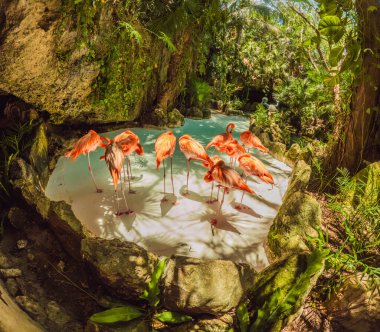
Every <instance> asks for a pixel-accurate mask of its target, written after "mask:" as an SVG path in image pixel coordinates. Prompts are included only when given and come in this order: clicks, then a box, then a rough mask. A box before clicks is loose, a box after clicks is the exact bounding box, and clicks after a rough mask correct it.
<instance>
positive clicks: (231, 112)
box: [226, 108, 244, 116]
mask: <svg viewBox="0 0 380 332" xmlns="http://www.w3.org/2000/svg"><path fill="white" fill-rule="evenodd" d="M226 113H227V115H241V116H243V115H244V112H243V111H240V110H233V109H231V108H229V109H227V111H226Z"/></svg>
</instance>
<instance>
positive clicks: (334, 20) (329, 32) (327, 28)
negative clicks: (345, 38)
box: [318, 15, 342, 37]
mask: <svg viewBox="0 0 380 332" xmlns="http://www.w3.org/2000/svg"><path fill="white" fill-rule="evenodd" d="M341 29H342V22H341V20H340V18H339V17H338V16H335V15H327V16H324V17H323V18H322V19H321V20H320V21H319V25H318V30H319V31H320V32H321V34H323V35H325V36H331V37H332V36H334V35H335V34H336V33H337V32H338V31H340V30H341Z"/></svg>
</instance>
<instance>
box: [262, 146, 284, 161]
mask: <svg viewBox="0 0 380 332" xmlns="http://www.w3.org/2000/svg"><path fill="white" fill-rule="evenodd" d="M262 143H263V144H264V145H265V143H264V142H262ZM267 148H268V149H269V151H270V154H271V155H273V156H274V157H275V158H276V159H278V160H281V161H284V160H285V152H286V145H285V144H283V143H280V142H270V143H267Z"/></svg>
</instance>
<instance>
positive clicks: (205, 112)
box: [202, 108, 211, 119]
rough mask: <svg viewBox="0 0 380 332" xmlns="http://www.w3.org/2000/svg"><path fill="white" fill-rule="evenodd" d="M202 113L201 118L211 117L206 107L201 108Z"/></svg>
mask: <svg viewBox="0 0 380 332" xmlns="http://www.w3.org/2000/svg"><path fill="white" fill-rule="evenodd" d="M202 113H203V119H210V118H211V111H210V110H209V109H208V108H205V109H203V110H202Z"/></svg>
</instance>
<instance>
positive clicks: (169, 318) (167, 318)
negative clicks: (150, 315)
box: [154, 311, 193, 324]
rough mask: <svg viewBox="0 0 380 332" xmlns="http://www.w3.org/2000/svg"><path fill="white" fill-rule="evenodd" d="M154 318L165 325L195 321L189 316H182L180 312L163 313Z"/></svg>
mask: <svg viewBox="0 0 380 332" xmlns="http://www.w3.org/2000/svg"><path fill="white" fill-rule="evenodd" d="M154 317H155V318H157V319H158V320H159V321H161V322H163V323H169V324H179V323H184V322H188V321H190V320H192V319H193V318H192V317H191V316H187V315H184V314H181V313H179V312H174V311H163V312H161V313H159V314H157V315H155V316H154Z"/></svg>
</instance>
